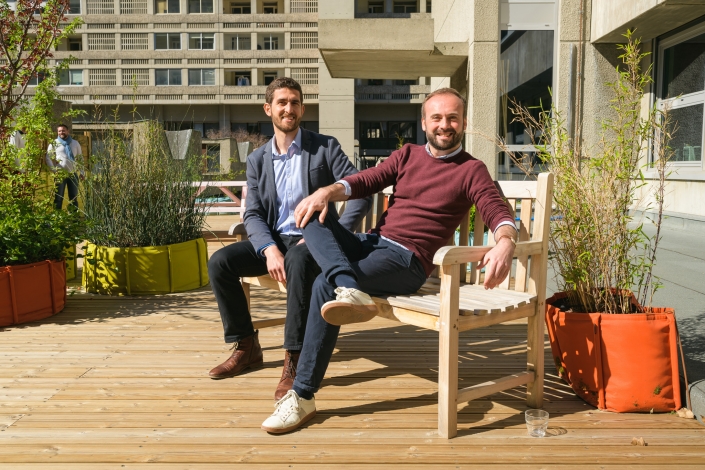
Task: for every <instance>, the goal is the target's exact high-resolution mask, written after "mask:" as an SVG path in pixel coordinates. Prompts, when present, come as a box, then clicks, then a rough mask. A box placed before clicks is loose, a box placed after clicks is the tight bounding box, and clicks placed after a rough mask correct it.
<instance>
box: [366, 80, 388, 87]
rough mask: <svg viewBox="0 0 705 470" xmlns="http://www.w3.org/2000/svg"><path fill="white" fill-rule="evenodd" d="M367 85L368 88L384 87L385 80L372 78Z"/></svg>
mask: <svg viewBox="0 0 705 470" xmlns="http://www.w3.org/2000/svg"><path fill="white" fill-rule="evenodd" d="M367 85H368V86H381V85H384V80H382V79H381V78H370V79H369V80H367Z"/></svg>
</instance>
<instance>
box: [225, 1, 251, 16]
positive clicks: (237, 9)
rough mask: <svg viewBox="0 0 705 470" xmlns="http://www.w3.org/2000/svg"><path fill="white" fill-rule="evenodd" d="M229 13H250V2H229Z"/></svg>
mask: <svg viewBox="0 0 705 470" xmlns="http://www.w3.org/2000/svg"><path fill="white" fill-rule="evenodd" d="M230 13H231V14H233V15H249V14H250V13H252V7H251V5H250V3H231V4H230Z"/></svg>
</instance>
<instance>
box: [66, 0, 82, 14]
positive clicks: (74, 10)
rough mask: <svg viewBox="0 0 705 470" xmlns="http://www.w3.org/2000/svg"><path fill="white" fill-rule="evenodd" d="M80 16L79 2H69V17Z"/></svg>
mask: <svg viewBox="0 0 705 470" xmlns="http://www.w3.org/2000/svg"><path fill="white" fill-rule="evenodd" d="M80 14H81V0H69V15H80Z"/></svg>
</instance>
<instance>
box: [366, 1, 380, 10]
mask: <svg viewBox="0 0 705 470" xmlns="http://www.w3.org/2000/svg"><path fill="white" fill-rule="evenodd" d="M367 13H384V1H370V2H368V3H367Z"/></svg>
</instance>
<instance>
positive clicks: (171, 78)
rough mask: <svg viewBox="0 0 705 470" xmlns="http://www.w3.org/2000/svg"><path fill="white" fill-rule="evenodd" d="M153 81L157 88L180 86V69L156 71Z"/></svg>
mask: <svg viewBox="0 0 705 470" xmlns="http://www.w3.org/2000/svg"><path fill="white" fill-rule="evenodd" d="M154 81H155V83H156V84H157V86H167V85H181V69H161V70H160V69H157V70H155V71H154Z"/></svg>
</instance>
